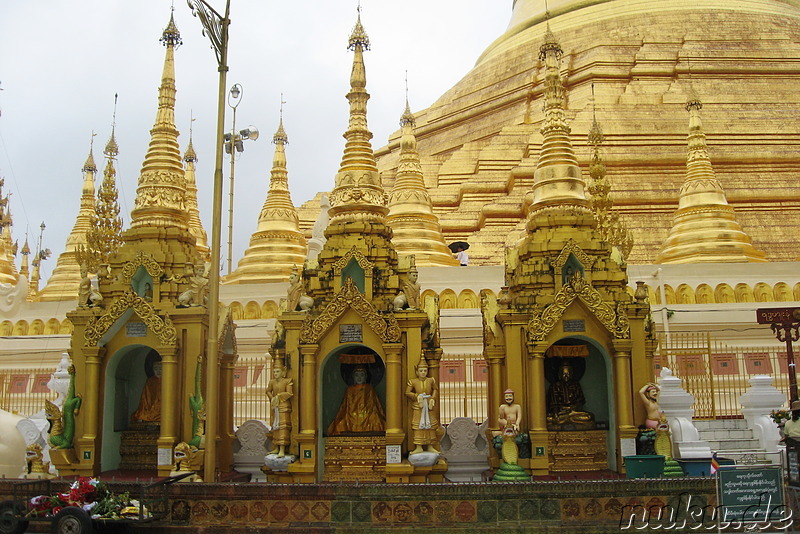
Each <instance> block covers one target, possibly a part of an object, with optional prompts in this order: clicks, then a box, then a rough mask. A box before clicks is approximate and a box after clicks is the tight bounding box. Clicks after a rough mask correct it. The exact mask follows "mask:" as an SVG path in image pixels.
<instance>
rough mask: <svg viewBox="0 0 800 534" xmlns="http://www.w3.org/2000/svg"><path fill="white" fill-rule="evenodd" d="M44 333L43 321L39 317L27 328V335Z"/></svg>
mask: <svg viewBox="0 0 800 534" xmlns="http://www.w3.org/2000/svg"><path fill="white" fill-rule="evenodd" d="M42 334H44V322H42V320H41V319H36V320H35V321H33V322H32V323H31V326H30V328H29V329H28V335H29V336H41V335H42Z"/></svg>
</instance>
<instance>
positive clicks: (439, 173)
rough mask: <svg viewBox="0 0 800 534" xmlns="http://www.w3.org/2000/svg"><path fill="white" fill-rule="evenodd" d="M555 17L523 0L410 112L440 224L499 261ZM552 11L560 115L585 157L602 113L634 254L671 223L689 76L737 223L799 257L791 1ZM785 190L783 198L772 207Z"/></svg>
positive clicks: (536, 1) (565, 5)
mask: <svg viewBox="0 0 800 534" xmlns="http://www.w3.org/2000/svg"><path fill="white" fill-rule="evenodd" d="M546 19H547V13H546V8H545V2H544V0H517V1H516V2H515V4H514V8H513V12H512V16H511V21H510V24H509V27H508V29H507V31H506V32H505V33H504V34H503V35H502V36H500V37H499V38H498V39H497V40H496V41H495V42H494V43H493V44H492V45H490V46H489V47H488V49H487V50H486V51H485V52H484V53H483V55H482V56H481V57H480V58H479V59H478V61H477V63H476V65H475V67H474V68H473V69H472V70H471V71H470V72H468V73H467V74H466V75H465V76H464V78H463V79H462V80H461V81H459V82H458V83H457V84H456V85H455V86H454V87H453V88H451V89H450V90H448V91H447V92H446V93H444V94H443V95H442V96H441V97H440V98H439V99H438V100H437V101H436V102H435V103H433V104H432V105H431V106H430V107H429V108H427V109H425V110H422V111H419V112H416V113H415V119H416V123H417V126H416V135H417V139H418V150H419V154H420V160H421V162H422V166H423V168H424V169H426V173H427V172H430V175H426V179H427V181H428V184H429V185H430V188H429V192H430V196H431V201H432V204H433V211H434V213H436V214H437V215H438V216H439V222H440V224H441V228H442V232H443V234H444V237H445V239H446V240H448V241H449V240H454V239H459V240H466V241H468V242H469V243H470V244H471V248H470V251H469V252H470V258H471V264H477V265H481V264H487V265H496V264H499V263H502V261H501V258H502V257H503V254H502V253H501V251H502V250H503V249H504V248H505V247H507V246H509V245H511V244H513V243H514V242H516V241H517V240H518V239H519V238H520V237H521V236H522V234H523V230H524V219H525V216H526V210H527V208H528V206H529V205H530V203H531V202H532V200H533V199H531V198H530V197H529V196H528V193H529V191H530V189H531V185H532V178H533V176H532V174H533V169H534V167H535V162H536V158H537V157H538V155H539V153H540V152H541V151H542V150H543V147H542V145H541V142H540V139H537V137H536V135H534V134H535V133H536V132H537V130H538V129H539V128H540V126H541V124H542V121H543V120H544V117H543V112H542V111H541V105H540V101H541V99H542V96H543V92H544V88H545V79H544V78H543V77H542V76H541V75H540V72H541V68H540V65H541V63H542V60H541V59H537V58H538V46H539V43H541V40H542V38H543V36H544V34H545V31H546ZM549 21H550V25H551V26H552V28H553V31H555V32H556V33H558V35H560V36H561V41H562V42H561V45H562V47H563V49H564V62H563V63H562V67H561V72H562V75H563V77H564V83H565V87H566V89H567V92H568V95H569V97H568V101H567V102H566V107H565V116H566V118H567V119H568V120H569V121H570V124H571V127H572V133H571V134H570V138H571V140H572V142H573V143H574V145H575V154H576V159H577V162H578V164H579V165H580V167H581V170H582V172H584V173H585V172H587V171H588V166H589V164H590V160H591V146H589V145H588V144H587V133H588V131H589V129H590V127H591V124H592V122H593V116H594V115H595V113H596V118H597V120H598V121H599V122H600V123H601V124H603V125H604V128H605V138H606V140H605V144H604V153H605V165H606V166H607V171H608V172H607V174H608V178H607V180H608V182H609V184H610V185H611V194H612V196H613V197H614V205H615V210H616V211H618V213H619V214H620V216H621V220H622V221H623V222H624V223H625V224H626V225H627V226H628V228H629V229H630V230H631V232H632V234H633V238H634V241H635V243H636V244H635V246H634V247H633V249H632V251H631V253H630V256H629V257H628V260H629V261H630V262H632V263H638V264H646V263H654V262H655V260H656V257H657V255H658V252H659V251H660V249H661V245H662V243H663V242H664V241H665V240H666V239H667V236H668V235H669V231H670V228H671V227H672V214H673V212H674V211H675V209H676V207H677V205H678V201H679V191H680V189H681V185H682V184H683V182H684V177H685V161H686V143H685V139H686V126H685V121H684V120H682V119H681V117H682V116H683V115H682V114H681V113H680V112H679V110H680V109H682V108H683V106H684V105H685V103H686V101H687V99H688V96H689V95H687V94H686V88H687V87H688V83H686V82H688V81H689V80H690V79H691V83H692V85H693V86H694V88H695V90H696V91H697V93H698V94H701V95H705V97H704V104H705V107H704V109H703V112H704V123H705V131H706V135H707V136H708V143H709V145H710V147H711V149H712V151H713V154H714V164H715V168H716V171H717V174H718V175H719V176H720V179H721V181H722V182H723V183H724V184H725V191H726V194H727V201H728V203H729V205H730V206H731V207H732V208H733V209H734V210H735V212H736V219H737V221H738V223H739V224H740V225H741V227H742V229H743V231H744V232H745V233H746V234H748V235H749V236H750V237H751V238H752V242H753V246H754V247H755V248H756V249H758V250H761V251H763V252H764V253H765V255H766V259H767V260H769V261H792V260H794V259H795V258H796V257H797V252H796V247H794V245H792V244H791V243H790V242H789V240H787V239H785V236H789V235H793V234H796V233H797V232H798V230H800V228H799V226H800V223H798V221H800V202H799V201H798V200H797V199H798V198H800V191H798V186H797V183H796V180H795V179H794V171H793V169H794V168H795V167H796V159H797V158H796V154H797V153H800V150H798V148H800V147H798V135H797V133H798V129H797V124H800V117H799V116H798V115H800V83H797V82H798V75H797V72H796V69H795V68H794V58H796V57H798V55H800V45H798V44H797V43H798V41H797V37H796V36H797V32H796V28H797V26H798V23H799V22H800V13H799V12H798V9H797V7H796V5H794V4H792V3H788V2H781V1H778V0H753V1H750V0H748V1H744V0H724V1H723V0H700V1H689V0H675V1H669V2H667V1H653V0H611V1H608V0H580V1H578V0H562V1H558V0H554V1H552V2H550V4H549ZM793 28H794V29H793ZM734 65H735V69H734V70H731V69H732V68H733V66H734ZM765 73H769V77H765V76H764V74H765ZM592 86H594V98H592ZM595 110H596V111H595ZM593 112H594V113H593ZM775 117H781V119H780V120H775ZM401 140H402V132H396V133H395V134H393V135H392V136H391V138H390V140H389V144H388V145H387V146H386V147H383V148H381V149H379V150H377V151H376V158H377V163H378V169H379V170H380V171H381V173H382V176H384V177H385V179H386V180H387V183H389V184H390V183H391V180H392V177H393V176H394V175H395V174H396V169H397V168H398V165H399V161H400V153H401ZM778 204H779V205H780V206H781V210H780V212H779V211H777V210H774V209H773V207H774V206H775V205H778ZM312 208H316V206H311V205H309V206H308V213H306V212H305V211H301V214H302V218H303V222H304V224H308V225H310V224H311V222H313V220H314V216H315V213H316V212H315V211H314V210H312ZM304 209H305V208H304ZM306 221H308V222H307V223H306Z"/></svg>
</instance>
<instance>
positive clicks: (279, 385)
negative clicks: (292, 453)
mask: <svg viewBox="0 0 800 534" xmlns="http://www.w3.org/2000/svg"><path fill="white" fill-rule="evenodd" d="M267 397H269V405H270V408H272V444H273V445H274V447H275V448H274V449H273V450H272V451H270V452H269V454H277V455H278V458H283V457H284V456H286V446H287V445H289V443H290V441H291V432H292V402H291V398H292V397H294V383H293V382H292V379H291V378H287V377H286V367H285V366H284V364H283V362H282V361H281V360H276V361H275V366H274V367H273V369H272V380H270V381H269V385H268V386H267Z"/></svg>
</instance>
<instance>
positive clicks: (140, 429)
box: [100, 345, 161, 471]
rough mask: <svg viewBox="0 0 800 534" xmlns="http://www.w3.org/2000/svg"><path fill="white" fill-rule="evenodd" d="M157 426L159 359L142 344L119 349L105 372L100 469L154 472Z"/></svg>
mask: <svg viewBox="0 0 800 534" xmlns="http://www.w3.org/2000/svg"><path fill="white" fill-rule="evenodd" d="M160 423H161V356H160V355H159V354H158V352H157V351H156V350H154V349H152V348H150V347H148V346H146V345H128V346H126V347H123V348H121V349H119V350H118V351H117V352H115V353H114V354H113V355H112V356H111V358H109V360H108V363H107V364H106V370H105V388H104V396H103V428H102V435H103V445H102V457H101V459H100V465H101V469H102V470H103V471H110V470H115V469H123V470H133V469H146V470H153V469H156V468H157V439H158V435H159V428H160ZM123 433H124V435H123ZM128 441H130V443H128ZM132 445H133V446H132Z"/></svg>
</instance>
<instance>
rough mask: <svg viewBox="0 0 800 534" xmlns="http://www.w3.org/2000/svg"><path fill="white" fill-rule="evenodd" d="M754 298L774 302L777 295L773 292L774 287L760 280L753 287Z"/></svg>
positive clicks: (758, 300) (757, 300)
mask: <svg viewBox="0 0 800 534" xmlns="http://www.w3.org/2000/svg"><path fill="white" fill-rule="evenodd" d="M753 298H755V301H756V302H774V301H775V295H773V294H772V288H771V287H770V286H769V285H768V284H765V283H764V282H759V283H757V284H756V287H754V288H753Z"/></svg>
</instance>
